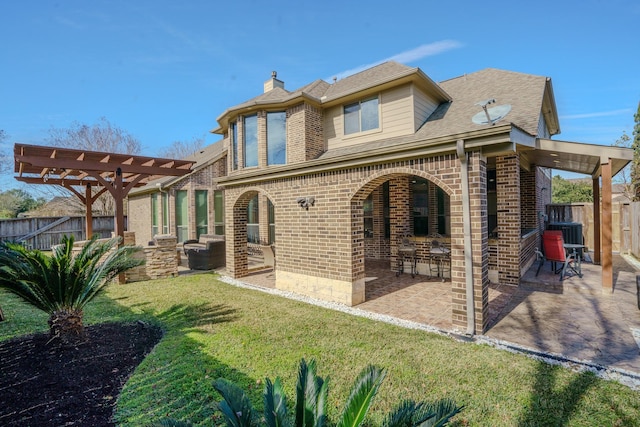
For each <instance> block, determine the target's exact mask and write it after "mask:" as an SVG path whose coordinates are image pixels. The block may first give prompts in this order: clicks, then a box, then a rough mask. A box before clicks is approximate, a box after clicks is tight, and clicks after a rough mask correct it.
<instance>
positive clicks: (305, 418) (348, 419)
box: [165, 359, 463, 427]
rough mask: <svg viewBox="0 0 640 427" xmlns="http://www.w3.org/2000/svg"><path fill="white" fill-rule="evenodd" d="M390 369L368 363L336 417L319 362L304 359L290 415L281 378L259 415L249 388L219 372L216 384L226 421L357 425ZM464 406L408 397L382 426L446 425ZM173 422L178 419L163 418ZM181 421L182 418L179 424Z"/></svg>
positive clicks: (298, 426) (287, 426)
mask: <svg viewBox="0 0 640 427" xmlns="http://www.w3.org/2000/svg"><path fill="white" fill-rule="evenodd" d="M385 375H386V370H384V369H380V368H378V367H376V366H372V365H370V366H368V367H366V368H365V369H363V370H362V372H360V375H358V377H357V378H356V381H355V384H354V385H353V387H352V388H351V393H350V394H349V398H348V399H347V402H346V403H345V405H344V408H343V410H342V413H341V414H340V417H339V419H338V421H337V422H336V423H330V422H329V420H328V418H327V413H326V406H327V396H328V390H329V388H328V380H324V379H323V378H321V377H319V376H318V375H317V374H316V363H315V361H314V360H311V361H310V362H309V364H307V363H306V362H305V360H304V359H302V361H301V362H300V367H299V369H298V382H297V386H296V402H295V404H294V406H293V408H294V409H295V414H294V415H293V417H292V419H291V418H289V415H288V413H287V409H288V406H287V399H286V396H285V394H284V389H283V386H282V382H281V380H280V378H276V379H275V381H274V382H272V381H271V380H270V379H269V378H267V379H266V381H265V387H264V393H263V398H264V399H263V401H264V414H263V417H262V419H261V420H260V421H258V417H257V414H256V413H255V410H254V409H253V407H252V405H251V402H250V401H249V399H248V398H247V396H246V395H245V393H244V392H243V391H242V390H241V389H240V388H239V387H238V386H237V385H235V384H233V383H232V382H230V381H228V380H225V379H221V378H219V379H218V380H216V381H215V382H214V384H213V386H214V388H215V389H216V390H217V391H218V392H219V393H220V394H221V395H222V397H223V399H224V400H223V401H221V402H220V403H219V404H218V408H219V410H220V411H221V412H222V414H223V416H224V420H225V422H226V425H227V426H228V427H254V426H258V425H266V426H268V427H324V426H325V425H336V426H337V427H357V426H360V425H362V424H363V422H364V420H365V417H366V415H367V412H368V411H369V407H370V406H371V404H372V402H373V399H374V398H375V396H376V394H377V392H378V389H379V388H380V386H381V384H382V381H383V380H384V377H385ZM462 409H463V407H459V406H457V405H456V404H455V403H454V402H453V401H451V400H449V399H442V400H439V401H437V402H434V403H425V402H420V403H416V402H414V401H412V400H406V401H403V402H402V403H400V405H398V406H397V407H396V408H395V410H394V411H392V412H391V413H390V414H388V415H387V416H386V417H385V421H384V424H383V425H384V426H388V427H391V426H394V427H396V426H397V427H401V426H402V427H404V426H407V427H408V426H423V427H430V426H444V425H446V424H447V423H448V422H449V419H451V418H452V417H453V416H455V415H456V414H458V413H459V412H460V411H461V410H462ZM165 425H174V424H165ZM175 425H178V424H175Z"/></svg>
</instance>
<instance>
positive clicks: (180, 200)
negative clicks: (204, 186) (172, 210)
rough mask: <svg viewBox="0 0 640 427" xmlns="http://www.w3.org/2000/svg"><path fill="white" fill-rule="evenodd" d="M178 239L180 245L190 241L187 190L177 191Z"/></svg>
mask: <svg viewBox="0 0 640 427" xmlns="http://www.w3.org/2000/svg"><path fill="white" fill-rule="evenodd" d="M176 237H177V238H178V243H179V242H184V241H185V240H187V239H189V203H188V199H187V191H186V190H178V191H176Z"/></svg>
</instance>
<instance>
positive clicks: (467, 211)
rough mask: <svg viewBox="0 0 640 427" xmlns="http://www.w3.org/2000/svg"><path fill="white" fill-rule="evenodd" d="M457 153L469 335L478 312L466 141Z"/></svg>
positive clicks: (474, 327) (459, 146)
mask: <svg viewBox="0 0 640 427" xmlns="http://www.w3.org/2000/svg"><path fill="white" fill-rule="evenodd" d="M456 151H457V153H458V159H460V181H461V183H462V224H463V231H464V269H465V280H466V293H467V335H474V334H475V332H476V323H475V322H476V312H475V306H474V303H473V247H472V241H471V202H470V200H469V170H468V163H467V153H465V151H464V140H462V139H459V140H458V141H457V146H456Z"/></svg>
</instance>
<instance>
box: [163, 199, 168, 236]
mask: <svg viewBox="0 0 640 427" xmlns="http://www.w3.org/2000/svg"><path fill="white" fill-rule="evenodd" d="M162 234H169V195H168V194H167V193H162Z"/></svg>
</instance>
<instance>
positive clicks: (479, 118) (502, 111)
mask: <svg viewBox="0 0 640 427" xmlns="http://www.w3.org/2000/svg"><path fill="white" fill-rule="evenodd" d="M485 108H486V105H485V106H484V107H483V111H480V112H479V113H478V114H476V115H474V116H473V117H472V118H471V121H472V122H473V123H475V124H477V125H489V124H491V125H492V124H494V123H495V122H497V121H499V120H502V119H504V117H505V116H506V115H507V114H509V112H510V111H511V104H502V105H496V106H495V107H491V108H486V109H485Z"/></svg>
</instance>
